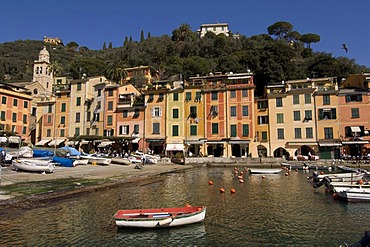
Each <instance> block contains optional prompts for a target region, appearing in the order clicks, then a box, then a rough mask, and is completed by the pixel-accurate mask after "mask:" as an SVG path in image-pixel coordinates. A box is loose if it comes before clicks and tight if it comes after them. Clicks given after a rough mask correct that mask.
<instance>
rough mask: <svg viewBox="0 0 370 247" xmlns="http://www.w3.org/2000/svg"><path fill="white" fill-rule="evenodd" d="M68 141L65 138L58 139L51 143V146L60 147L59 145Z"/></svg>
mask: <svg viewBox="0 0 370 247" xmlns="http://www.w3.org/2000/svg"><path fill="white" fill-rule="evenodd" d="M65 140H66V139H65V138H59V139H58V138H57V139H54V140H52V141H51V142H49V144H48V145H49V146H58V145H59V144H61V143H62V142H64V141H65Z"/></svg>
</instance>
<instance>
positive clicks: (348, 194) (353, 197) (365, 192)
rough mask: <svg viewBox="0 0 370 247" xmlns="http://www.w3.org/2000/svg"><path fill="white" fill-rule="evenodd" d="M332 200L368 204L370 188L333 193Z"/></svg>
mask: <svg viewBox="0 0 370 247" xmlns="http://www.w3.org/2000/svg"><path fill="white" fill-rule="evenodd" d="M333 198H334V199H338V200H343V201H347V202H370V188H350V189H348V190H345V191H341V192H336V193H334V194H333Z"/></svg>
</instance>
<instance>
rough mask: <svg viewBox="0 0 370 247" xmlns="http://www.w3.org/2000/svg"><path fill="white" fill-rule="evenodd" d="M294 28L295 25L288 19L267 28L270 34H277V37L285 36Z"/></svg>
mask: <svg viewBox="0 0 370 247" xmlns="http://www.w3.org/2000/svg"><path fill="white" fill-rule="evenodd" d="M292 30H293V25H292V24H290V23H289V22H286V21H278V22H276V23H274V24H272V25H271V26H269V27H268V28H267V31H268V34H269V35H275V36H276V37H277V39H281V38H283V37H284V36H285V35H286V34H287V33H289V32H291V31H292Z"/></svg>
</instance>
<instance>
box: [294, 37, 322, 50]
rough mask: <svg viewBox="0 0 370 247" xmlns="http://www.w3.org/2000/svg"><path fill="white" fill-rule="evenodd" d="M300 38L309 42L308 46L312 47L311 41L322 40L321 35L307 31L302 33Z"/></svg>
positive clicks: (306, 42) (304, 41)
mask: <svg viewBox="0 0 370 247" xmlns="http://www.w3.org/2000/svg"><path fill="white" fill-rule="evenodd" d="M299 40H300V41H302V42H303V43H305V44H307V48H309V49H311V43H317V42H320V36H319V35H317V34H314V33H306V34H303V35H301V37H300V38H299Z"/></svg>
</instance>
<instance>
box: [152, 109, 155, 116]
mask: <svg viewBox="0 0 370 247" xmlns="http://www.w3.org/2000/svg"><path fill="white" fill-rule="evenodd" d="M151 110H152V117H154V116H155V108H154V107H152V109H151Z"/></svg>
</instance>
